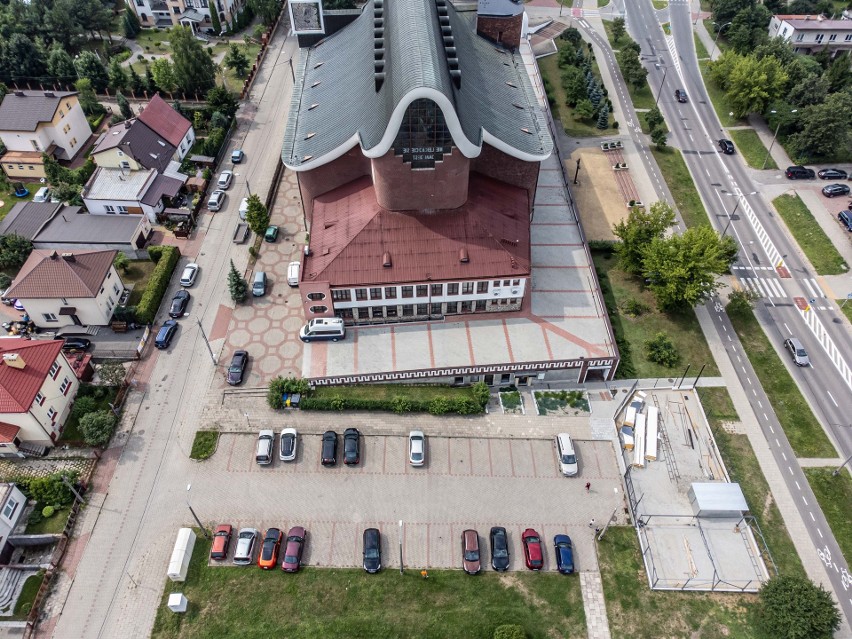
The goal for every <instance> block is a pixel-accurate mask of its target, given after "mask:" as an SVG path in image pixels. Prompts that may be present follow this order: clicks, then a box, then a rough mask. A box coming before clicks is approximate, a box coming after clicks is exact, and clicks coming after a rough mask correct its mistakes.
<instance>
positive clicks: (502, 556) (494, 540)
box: [490, 526, 509, 572]
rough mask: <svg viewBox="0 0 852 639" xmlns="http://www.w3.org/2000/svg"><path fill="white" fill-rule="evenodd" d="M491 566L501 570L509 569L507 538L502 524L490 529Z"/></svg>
mask: <svg viewBox="0 0 852 639" xmlns="http://www.w3.org/2000/svg"><path fill="white" fill-rule="evenodd" d="M490 536H491V567H492V568H493V569H494V570H496V571H498V572H503V571H505V570H508V569H509V538H508V537H507V535H506V529H505V528H503V526H494V528H492V529H491V535H490Z"/></svg>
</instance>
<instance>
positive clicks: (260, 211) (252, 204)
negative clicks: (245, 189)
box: [246, 193, 269, 235]
mask: <svg viewBox="0 0 852 639" xmlns="http://www.w3.org/2000/svg"><path fill="white" fill-rule="evenodd" d="M246 222H248V225H249V228H250V229H251V230H252V232H254V234H255V235H263V234H264V233H265V232H266V227H267V226H269V211H267V210H266V206H265V205H264V204H263V202H261V201H260V196H259V195H257V193H255V194H253V195H249V198H248V211H246Z"/></svg>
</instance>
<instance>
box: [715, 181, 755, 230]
mask: <svg viewBox="0 0 852 639" xmlns="http://www.w3.org/2000/svg"><path fill="white" fill-rule="evenodd" d="M719 193H722V194H723V195H727V196H728V197H735V198H737V205H736V206H735V207H734V210H733V211H731V212H730V213H728V211H727V210H725V213H726V214H727V216H728V223H727V224H726V225H725V230H723V231H722V237H724V236H725V233H727V232H728V227H729V226H730V225H731V222H733V221H734V215H736V213H737V209H738V208H740V201H741V199H740V198H744V197H746V196H747V195H757V191H752V192H751V193H730V192H729V191H726V190H725V189H721V190H720V191H719Z"/></svg>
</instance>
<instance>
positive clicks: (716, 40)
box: [710, 22, 733, 61]
mask: <svg viewBox="0 0 852 639" xmlns="http://www.w3.org/2000/svg"><path fill="white" fill-rule="evenodd" d="M713 24H716V23H715V22H714V23H713ZM732 24H733V22H726V23H725V24H723V25H722V26H721V27H719V28H718V29H717V30H716V38H715V39H714V40H713V48H712V49H711V50H710V60H711V61H712V60H713V54H714V53H715V52H716V42H718V40H719V36H720V35H722V29H724V28H725V27H729V26H731V25H732Z"/></svg>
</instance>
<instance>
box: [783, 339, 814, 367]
mask: <svg viewBox="0 0 852 639" xmlns="http://www.w3.org/2000/svg"><path fill="white" fill-rule="evenodd" d="M784 348H786V349H787V350H788V351H790V355H791V356H792V357H793V362H794V363H795V364H796V366H810V365H811V360H810V359H808V352H807V351H806V350H805V347H804V346H802V343H801V342H800V341H799V340H798V338H796V337H790V338H788V339H785V340H784Z"/></svg>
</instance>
